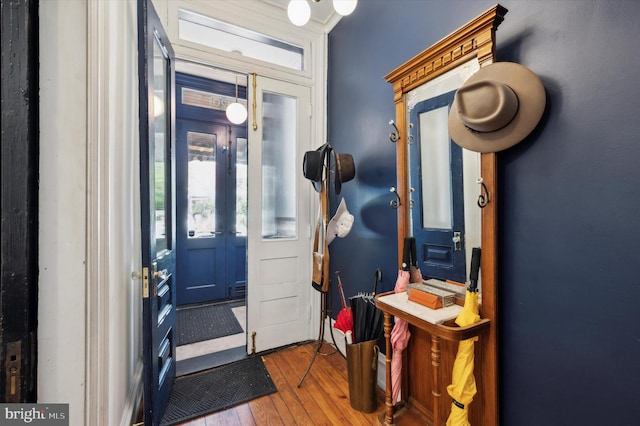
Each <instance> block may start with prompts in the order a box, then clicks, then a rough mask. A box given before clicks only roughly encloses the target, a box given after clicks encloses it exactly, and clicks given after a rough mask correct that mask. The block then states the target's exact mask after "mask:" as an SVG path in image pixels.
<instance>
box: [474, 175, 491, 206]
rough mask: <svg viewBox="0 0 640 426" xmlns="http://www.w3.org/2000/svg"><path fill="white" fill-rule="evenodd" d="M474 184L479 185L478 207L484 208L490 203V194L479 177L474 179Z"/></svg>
mask: <svg viewBox="0 0 640 426" xmlns="http://www.w3.org/2000/svg"><path fill="white" fill-rule="evenodd" d="M476 183H477V184H479V185H480V195H479V196H478V207H480V208H481V209H483V208H485V207H486V205H487V204H489V203H490V202H491V193H490V192H489V190H488V189H487V185H485V184H484V180H483V179H482V178H481V177H479V178H478V179H476Z"/></svg>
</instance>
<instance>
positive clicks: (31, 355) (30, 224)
mask: <svg viewBox="0 0 640 426" xmlns="http://www.w3.org/2000/svg"><path fill="white" fill-rule="evenodd" d="M7 7H8V8H9V7H10V9H11V13H9V10H7V11H5V12H6V13H3V14H2V47H1V48H2V57H3V58H12V60H11V61H9V60H7V61H2V80H3V81H2V103H3V108H2V160H1V161H2V181H3V182H5V183H7V184H6V185H3V189H2V201H1V202H2V213H1V214H2V223H3V224H7V225H8V226H2V239H1V240H2V243H1V244H2V271H1V273H2V281H1V282H0V294H2V297H1V298H0V300H2V305H1V306H0V313H1V315H0V328H1V329H2V330H3V338H2V344H1V345H0V365H2V366H7V367H16V368H18V372H19V375H18V376H17V377H16V379H17V380H16V384H17V386H16V387H15V391H14V392H11V390H8V389H7V388H6V387H5V386H0V400H1V401H3V402H10V403H20V402H22V403H25V402H36V399H37V391H38V387H37V373H36V370H37V369H36V368H35V366H36V365H37V362H38V356H37V346H38V341H37V327H38V325H37V313H38V226H39V224H38V216H39V209H38V190H39V184H38V176H39V144H40V137H39V129H40V126H39V107H40V103H39V90H40V80H39V73H38V66H39V65H38V64H39V41H38V35H39V29H38V26H39V25H38V24H39V16H38V1H37V0H30V1H23V2H18V3H16V4H13V5H11V6H8V5H7ZM5 112H7V113H6V114H5ZM14 356H16V358H15V360H13V361H12V358H13V357H14ZM7 358H9V363H7ZM9 382H10V379H8V377H7V373H6V368H2V369H0V383H9Z"/></svg>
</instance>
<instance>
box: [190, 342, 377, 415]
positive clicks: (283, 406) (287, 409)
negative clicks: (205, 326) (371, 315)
mask: <svg viewBox="0 0 640 426" xmlns="http://www.w3.org/2000/svg"><path fill="white" fill-rule="evenodd" d="M330 349H331V348H330V346H328V345H324V346H323V348H322V352H329V350H330ZM312 355H313V344H312V343H310V344H305V345H301V346H294V347H289V348H285V349H282V350H279V351H277V352H272V353H269V354H267V355H264V356H263V359H264V363H265V365H266V367H267V370H268V371H269V374H270V375H271V378H272V379H273V382H274V383H275V385H276V387H277V388H278V392H276V393H273V394H271V395H267V396H264V397H261V398H258V399H255V400H253V401H250V402H248V403H246V404H242V405H239V406H236V407H233V408H230V409H228V410H225V411H220V412H217V413H213V414H210V415H208V416H205V417H201V418H198V419H195V420H192V421H189V422H187V423H184V425H192V426H212V425H242V426H247V425H256V426H260V425H286V426H289V425H377V424H378V419H377V417H378V414H380V413H382V412H383V411H384V401H383V393H382V390H381V389H378V391H379V392H378V408H377V410H376V411H375V412H373V413H370V414H365V413H362V412H360V411H357V410H354V409H353V408H351V404H350V401H349V382H348V379H347V362H346V360H345V359H344V358H343V357H342V355H340V353H338V352H336V353H334V354H332V355H326V356H321V355H318V356H317V357H316V360H315V362H314V363H313V366H312V367H311V370H310V371H309V374H307V377H306V378H305V380H304V381H303V383H302V386H301V387H299V388H298V387H297V385H298V382H299V381H300V378H301V377H302V375H303V374H304V371H305V369H306V368H307V366H308V365H309V362H310V361H311V357H312Z"/></svg>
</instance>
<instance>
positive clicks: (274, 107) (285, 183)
mask: <svg viewBox="0 0 640 426" xmlns="http://www.w3.org/2000/svg"><path fill="white" fill-rule="evenodd" d="M262 102H263V103H262V105H263V110H262V114H263V117H262V123H263V132H262V238H267V239H273V238H292V237H295V236H296V228H297V227H296V193H297V191H296V164H297V162H296V145H297V144H296V135H297V123H296V120H295V118H294V117H297V114H296V109H297V100H296V99H295V98H291V97H288V96H283V95H278V94H273V93H264V94H263V99H262Z"/></svg>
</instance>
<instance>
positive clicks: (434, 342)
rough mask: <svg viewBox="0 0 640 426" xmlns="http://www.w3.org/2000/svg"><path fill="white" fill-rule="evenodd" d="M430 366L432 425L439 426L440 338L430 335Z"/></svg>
mask: <svg viewBox="0 0 640 426" xmlns="http://www.w3.org/2000/svg"><path fill="white" fill-rule="evenodd" d="M431 365H432V367H433V388H432V390H431V393H432V394H433V425H434V426H440V337H438V336H435V335H433V334H432V335H431Z"/></svg>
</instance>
